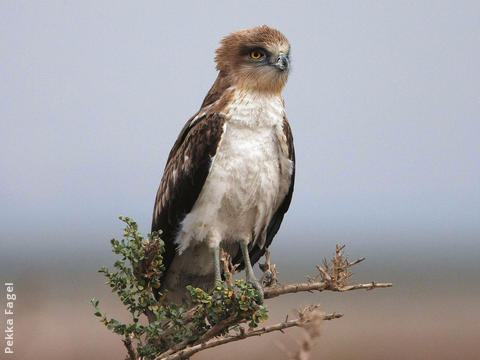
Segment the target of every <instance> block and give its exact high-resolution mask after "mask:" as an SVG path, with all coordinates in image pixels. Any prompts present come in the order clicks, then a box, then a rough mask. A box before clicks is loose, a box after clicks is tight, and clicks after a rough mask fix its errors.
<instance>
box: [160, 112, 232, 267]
mask: <svg viewBox="0 0 480 360" xmlns="http://www.w3.org/2000/svg"><path fill="white" fill-rule="evenodd" d="M224 122H225V119H224V118H223V117H222V116H221V115H218V114H216V113H212V114H208V115H205V116H201V117H199V118H195V117H194V118H192V119H190V120H189V121H188V122H187V124H186V125H185V126H184V128H183V130H182V132H181V133H180V136H179V137H178V139H177V141H176V142H175V145H174V146H173V148H172V150H171V151H170V155H169V157H168V161H167V165H166V166H165V170H164V173H163V177H162V181H161V183H160V186H159V188H158V191H157V196H156V199H155V206H154V209H153V220H152V231H158V230H162V232H163V233H162V235H161V238H162V239H163V241H164V242H165V254H164V265H165V268H166V270H165V272H164V274H166V272H167V270H168V268H169V266H170V264H171V263H172V260H173V258H174V257H175V255H176V248H177V246H178V244H176V243H175V238H176V234H177V231H178V230H179V226H180V224H181V222H182V220H183V219H184V218H185V216H186V214H188V213H189V212H190V211H191V209H192V207H193V205H194V204H195V201H196V200H197V198H198V196H199V194H200V191H201V190H202V187H203V185H204V183H205V180H206V178H207V176H208V173H209V171H210V166H211V162H212V158H213V157H214V156H215V154H216V151H217V147H218V144H219V142H220V139H221V137H222V134H223V131H224V130H223V124H224Z"/></svg>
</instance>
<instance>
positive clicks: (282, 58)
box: [274, 54, 290, 71]
mask: <svg viewBox="0 0 480 360" xmlns="http://www.w3.org/2000/svg"><path fill="white" fill-rule="evenodd" d="M289 65H290V61H289V60H288V55H285V54H280V55H279V56H278V58H277V61H276V62H275V63H274V66H275V67H276V68H277V69H278V70H281V71H285V70H288V67H289Z"/></svg>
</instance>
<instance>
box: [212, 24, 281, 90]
mask: <svg viewBox="0 0 480 360" xmlns="http://www.w3.org/2000/svg"><path fill="white" fill-rule="evenodd" d="M215 61H216V63H217V70H219V71H220V72H221V73H223V74H225V75H226V76H228V77H229V78H230V79H231V83H232V85H234V86H237V87H238V88H244V89H247V90H254V91H260V92H267V93H272V94H276V93H280V92H281V91H282V89H283V87H284V86H285V83H286V82H287V78H288V72H289V70H290V44H289V42H288V40H287V38H286V37H285V36H284V35H283V34H282V33H281V32H280V31H278V30H276V29H272V28H270V27H268V26H266V25H263V26H258V27H254V28H252V29H248V30H240V31H236V32H234V33H232V34H230V35H228V36H226V37H225V38H224V39H223V40H222V41H221V47H220V48H218V49H217V56H216V57H215Z"/></svg>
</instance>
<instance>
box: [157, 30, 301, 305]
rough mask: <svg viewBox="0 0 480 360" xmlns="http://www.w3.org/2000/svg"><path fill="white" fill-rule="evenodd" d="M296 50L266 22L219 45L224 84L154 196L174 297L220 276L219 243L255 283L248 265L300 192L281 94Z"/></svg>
mask: <svg viewBox="0 0 480 360" xmlns="http://www.w3.org/2000/svg"><path fill="white" fill-rule="evenodd" d="M289 49H290V47H289V44H288V41H287V39H286V38H285V37H284V36H283V35H282V34H281V33H280V32H279V31H277V30H274V29H271V28H269V27H267V26H262V27H257V28H253V29H249V30H242V31H238V32H236V33H233V34H231V35H229V36H227V37H226V38H225V39H223V40H222V46H221V47H220V48H219V49H218V50H217V56H216V58H215V60H216V62H217V70H219V74H218V77H217V80H216V81H215V83H214V85H213V86H212V88H211V89H210V91H209V93H208V94H207V96H206V97H205V100H204V102H203V104H202V107H201V109H200V110H199V111H198V113H197V114H195V115H194V116H193V117H192V118H191V119H190V120H189V121H188V122H187V124H186V125H185V126H184V128H183V130H182V131H181V133H180V136H179V137H178V139H177V141H176V143H175V145H174V146H173V148H172V150H171V152H170V155H169V157H168V160H167V165H166V167H165V171H164V174H163V178H162V181H161V184H160V187H159V189H158V192H157V197H156V200H155V207H154V212H153V221H152V231H156V230H160V229H161V230H162V231H163V235H162V238H163V239H164V241H165V243H166V254H165V265H166V267H167V270H166V272H165V275H164V279H163V286H162V292H165V290H166V293H167V295H166V296H167V299H168V300H169V301H173V302H176V303H182V302H185V301H187V298H186V296H185V295H186V292H185V286H186V285H193V286H197V287H202V288H204V289H206V290H208V289H209V288H210V287H211V286H212V285H213V284H214V281H215V279H216V278H217V280H218V278H219V263H218V249H219V248H220V247H221V248H223V249H224V250H225V251H227V252H229V253H230V255H231V256H232V258H233V259H234V261H235V262H236V263H240V264H241V266H242V267H243V266H246V268H247V280H249V281H251V282H253V283H254V284H255V285H256V286H258V282H257V281H256V279H255V278H254V276H253V272H252V271H251V265H250V263H251V264H254V263H255V262H257V261H258V259H259V258H260V257H261V256H262V255H263V254H264V252H265V248H266V247H268V246H269V245H270V243H271V241H272V239H273V237H274V236H275V234H276V233H277V231H278V229H279V227H280V224H281V222H282V220H283V216H284V214H285V212H286V211H287V209H288V207H289V205H290V201H291V197H292V192H293V183H294V174H295V163H294V161H295V155H294V148H293V139H292V134H291V130H290V126H289V124H288V121H287V118H286V115H285V109H284V102H283V98H282V96H281V91H282V89H283V87H284V85H285V83H286V80H287V76H288V65H289V61H288V54H289ZM255 52H256V53H255ZM258 54H261V57H259V58H258V59H257V58H256V56H257V55H258ZM241 244H245V245H244V246H245V248H244V249H247V247H246V246H247V245H248V254H249V259H248V258H245V256H243V255H246V254H242V251H241V249H242V246H241Z"/></svg>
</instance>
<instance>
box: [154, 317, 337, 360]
mask: <svg viewBox="0 0 480 360" xmlns="http://www.w3.org/2000/svg"><path fill="white" fill-rule="evenodd" d="M342 316H343V314H338V313H332V314H327V315H322V318H321V319H322V320H333V319H338V318H341V317H342ZM308 321H310V320H305V319H302V318H298V319H295V320H290V321H285V322H282V323H278V324H275V325H271V326H266V327H263V328H260V329H256V330H251V331H248V332H240V334H238V335H231V336H227V337H222V338H218V339H213V340H209V341H206V342H202V343H200V344H197V345H193V346H189V347H186V348H185V349H183V350H181V351H178V352H176V353H175V354H171V355H165V353H164V354H161V355H160V356H159V357H157V358H156V360H179V359H187V358H188V357H190V356H192V355H193V354H195V353H197V352H199V351H201V350H205V349H209V348H212V347H216V346H219V345H224V344H227V343H230V342H234V341H239V340H243V339H246V338H249V337H252V336H260V335H263V334H267V333H271V332H274V331H282V330H284V329H287V328H291V327H295V326H302V327H303V326H304V325H305V324H306V323H307V322H308Z"/></svg>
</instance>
